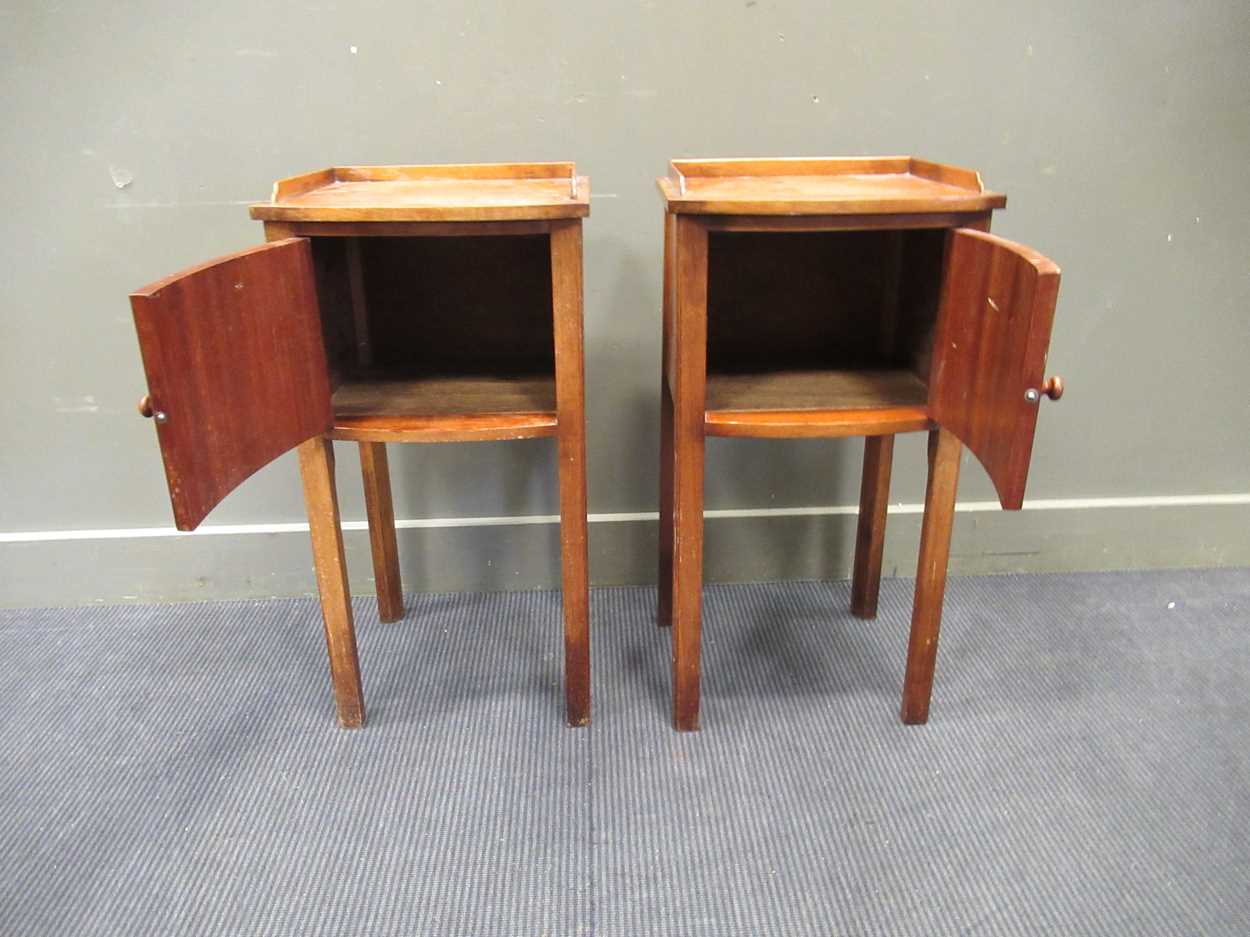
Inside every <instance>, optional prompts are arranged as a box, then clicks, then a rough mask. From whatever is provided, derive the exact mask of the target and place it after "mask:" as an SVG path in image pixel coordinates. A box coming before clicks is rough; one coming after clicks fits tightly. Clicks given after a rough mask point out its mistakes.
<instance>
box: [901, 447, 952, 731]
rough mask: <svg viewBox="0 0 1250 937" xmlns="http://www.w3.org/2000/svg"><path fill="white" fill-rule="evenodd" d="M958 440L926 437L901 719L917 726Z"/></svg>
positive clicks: (937, 616)
mask: <svg viewBox="0 0 1250 937" xmlns="http://www.w3.org/2000/svg"><path fill="white" fill-rule="evenodd" d="M959 454H960V445H959V440H958V439H956V438H955V437H954V436H953V435H951V434H950V433H948V432H947V431H946V430H944V429H935V430H933V431H932V432H930V433H929V481H928V484H927V485H926V487H925V496H924V524H923V526H922V527H921V530H920V561H919V564H918V566H917V569H916V600H915V605H914V606H913V608H912V614H911V639H910V640H909V642H908V645H907V674H906V676H905V677H904V678H903V708H902V719H903V721H904V722H906V723H909V724H920V723H923V722H927V721H928V719H929V697H930V694H931V693H932V691H933V668H934V664H935V663H936V662H937V648H938V631H939V629H940V628H941V624H942V597H943V594H944V593H945V591H946V564H947V561H948V560H949V559H950V548H951V527H952V526H953V523H954V520H955V491H956V489H957V488H958V487H959Z"/></svg>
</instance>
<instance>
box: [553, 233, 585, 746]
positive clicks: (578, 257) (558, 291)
mask: <svg viewBox="0 0 1250 937" xmlns="http://www.w3.org/2000/svg"><path fill="white" fill-rule="evenodd" d="M551 284H552V286H551V295H552V297H553V301H554V303H553V309H552V314H553V319H554V326H555V347H556V355H555V371H556V407H557V409H558V411H559V414H560V416H559V427H558V431H557V435H556V454H557V457H558V459H559V463H560V556H561V566H560V568H561V572H562V581H563V589H564V593H563V604H564V686H565V704H566V713H567V717H568V723H569V725H571V726H583V725H586V724H587V723H589V722H590V573H589V555H588V546H587V535H586V396H585V395H586V389H585V383H586V378H585V366H584V360H585V355H584V351H583V348H582V345H583V326H582V224H581V222H580V221H571V222H566V223H564V224H561V225H558V226H555V227H553V228H552V231H551Z"/></svg>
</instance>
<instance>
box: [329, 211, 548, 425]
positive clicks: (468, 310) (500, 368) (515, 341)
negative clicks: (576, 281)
mask: <svg viewBox="0 0 1250 937" xmlns="http://www.w3.org/2000/svg"><path fill="white" fill-rule="evenodd" d="M313 246H314V256H315V258H316V260H315V263H316V265H317V268H318V271H319V276H318V289H319V293H320V299H321V305H322V328H323V334H324V337H325V342H326V351H327V356H328V358H329V360H330V369H331V375H332V383H333V386H334V409H335V414H336V416H341V417H362V416H371V415H382V414H385V415H387V416H388V417H391V418H394V419H396V420H402V419H403V418H404V417H432V416H437V417H443V416H457V415H465V416H468V415H473V414H492V413H495V414H498V413H551V414H552V415H553V418H554V413H555V408H556V406H555V357H554V339H553V325H552V304H551V258H550V242H549V236H548V235H545V234H528V235H507V236H503V235H489V236H481V237H475V236H468V237H454V238H449V237H368V238H338V237H319V238H314V239H313Z"/></svg>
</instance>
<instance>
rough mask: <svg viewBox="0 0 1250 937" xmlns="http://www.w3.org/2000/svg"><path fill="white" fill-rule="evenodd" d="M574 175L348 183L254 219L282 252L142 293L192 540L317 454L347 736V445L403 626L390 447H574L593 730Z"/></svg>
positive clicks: (293, 190) (571, 617) (316, 520)
mask: <svg viewBox="0 0 1250 937" xmlns="http://www.w3.org/2000/svg"><path fill="white" fill-rule="evenodd" d="M589 213H590V186H589V182H588V180H587V179H586V178H585V177H582V176H578V175H577V172H576V169H575V168H574V165H573V164H572V163H518V164H507V165H462V166H386V167H340V168H335V169H325V170H322V171H320V172H314V173H309V174H307V175H303V176H297V177H294V178H291V179H284V180H282V181H280V182H278V183H276V184H275V186H274V189H273V195H272V198H271V199H270V201H268V202H264V203H261V204H258V205H253V206H252V207H251V215H252V217H253V218H256V219H259V220H261V221H263V222H264V225H265V238H266V240H267V241H268V243H267V244H265V245H264V246H260V247H253V248H251V249H249V250H244V251H240V252H239V253H237V254H232V255H230V256H228V257H223V258H220V259H218V260H215V261H211V262H209V263H206V264H203V265H201V266H198V267H195V268H193V269H190V270H187V271H184V272H183V273H180V274H177V275H175V276H172V277H169V278H168V279H165V280H161V281H159V282H157V283H154V284H152V285H151V286H148V287H146V288H145V289H142V290H139V291H138V292H136V293H134V294H133V295H132V296H131V304H132V308H133V311H134V319H135V327H136V329H137V331H138V335H139V346H140V350H141V353H142V356H143V366H144V370H145V372H146V376H147V386H148V393H147V395H146V396H145V397H144V398H143V399H142V400H141V401H140V404H139V409H140V412H141V413H143V415H144V416H149V417H152V418H153V419H154V421H155V423H156V432H157V437H158V439H159V441H160V448H161V454H162V457H163V458H164V462H165V474H166V477H167V480H168V483H169V494H170V499H171V501H172V502H173V509H174V518H175V521H176V523H177V526H178V528H179V529H180V530H193V529H194V528H195V527H196V526H197V525H198V524H199V523H200V522H201V521H202V520H203V519H204V517H205V516H206V515H207V514H208V513H209V511H211V510H212V509H213V507H214V506H215V505H217V504H218V503H219V502H220V501H221V500H222V499H223V498H224V497H225V496H226V495H227V494H229V493H230V491H232V490H233V489H234V488H235V487H236V486H237V485H238V484H239V483H240V482H242V481H243V480H244V479H245V478H247V477H248V476H250V475H251V474H253V473H254V472H256V471H257V470H258V469H260V468H261V467H262V466H264V465H265V464H267V463H268V462H270V461H272V460H273V459H274V458H276V457H277V456H279V455H280V454H282V453H283V452H286V451H288V450H290V449H293V448H298V450H299V464H300V471H301V474H302V476H303V482H304V497H305V502H306V505H307V510H308V523H309V527H310V529H311V533H312V548H313V561H314V566H315V568H316V575H317V586H318V590H319V592H320V596H321V610H322V614H323V617H324V620H325V633H326V643H327V645H328V647H329V655H330V673H331V678H332V683H333V687H334V697H335V702H336V704H337V709H338V717H339V721H340V722H341V723H342V724H343V725H344V726H348V727H355V726H360V725H363V724H364V720H365V707H364V698H363V695H362V692H361V684H360V669H359V665H358V663H357V656H356V638H355V632H354V628H353V622H352V609H351V602H350V597H349V594H348V588H347V573H346V569H345V563H344V553H343V539H342V534H341V530H340V526H339V509H338V500H337V496H336V493H335V486H334V451H333V448H332V441H333V440H347V441H351V442H355V443H357V444H358V445H359V449H360V461H361V470H362V474H363V476H364V487H365V503H366V508H367V512H368V518H369V539H370V545H371V548H372V554H373V567H374V575H375V578H376V581H377V593H378V608H379V613H380V617H381V618H382V620H383V621H394V620H395V619H398V618H400V617H401V616H402V615H403V600H402V594H401V591H400V581H399V562H398V553H397V549H396V538H395V518H394V512H393V509H392V506H391V486H390V478H389V474H388V470H387V461H386V443H388V442H411V443H420V442H460V441H470V440H488V439H496V440H498V439H528V438H533V437H542V436H550V437H554V438H555V440H556V447H557V450H558V456H559V458H558V461H559V484H560V541H561V563H562V578H563V589H564V594H563V604H564V649H565V657H564V679H565V696H566V706H567V715H568V721H569V723H570V724H571V725H585V724H586V723H587V722H588V721H589V718H590V651H589V631H588V627H587V606H588V593H587V572H586V562H587V555H586V435H585V422H586V420H585V407H584V389H583V385H584V378H583V354H582V219H583V218H584V217H586V216H587V215H588V214H589Z"/></svg>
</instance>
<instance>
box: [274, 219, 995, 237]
mask: <svg viewBox="0 0 1250 937" xmlns="http://www.w3.org/2000/svg"><path fill="white" fill-rule="evenodd" d="M963 217H972V216H963ZM553 224H555V222H553V221H266V222H265V239H266V240H269V241H280V240H282V239H283V238H289V237H324V238H348V237H361V238H375V237H377V238H383V237H387V238H412V237H501V236H502V237H513V236H515V235H520V234H549V233H550V232H551V226H552V225H553Z"/></svg>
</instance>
